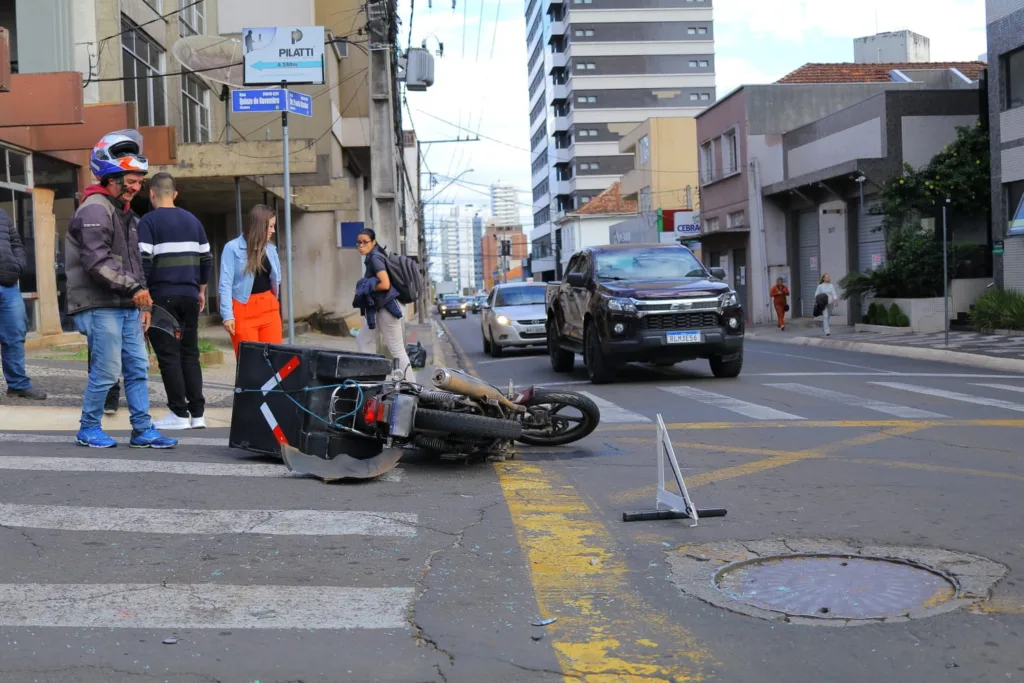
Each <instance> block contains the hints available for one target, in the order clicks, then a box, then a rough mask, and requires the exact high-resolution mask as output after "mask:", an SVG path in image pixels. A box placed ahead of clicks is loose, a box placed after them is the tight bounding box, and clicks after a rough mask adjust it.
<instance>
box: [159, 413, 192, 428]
mask: <svg viewBox="0 0 1024 683" xmlns="http://www.w3.org/2000/svg"><path fill="white" fill-rule="evenodd" d="M153 428H154V429H156V430H158V431H162V432H181V431H184V430H186V429H192V422H191V421H190V420H189V419H188V418H187V417H178V416H177V415H175V414H174V413H167V417H165V418H164V419H162V420H160V421H159V422H154V423H153Z"/></svg>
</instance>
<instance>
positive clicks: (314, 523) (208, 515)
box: [0, 503, 419, 538]
mask: <svg viewBox="0 0 1024 683" xmlns="http://www.w3.org/2000/svg"><path fill="white" fill-rule="evenodd" d="M418 522H419V517H418V515H416V513H413V512H354V511H350V510H207V509H203V510H198V509H187V510H186V509H158V508H107V507H76V506H66V505H16V504H3V503H0V527H19V528H24V529H54V530H58V531H123V532H127V533H140V534H186V535H197V534H259V535H267V536H273V535H280V536H402V537H406V538H411V537H413V536H415V535H416V526H415V525H416V524H417V523H418Z"/></svg>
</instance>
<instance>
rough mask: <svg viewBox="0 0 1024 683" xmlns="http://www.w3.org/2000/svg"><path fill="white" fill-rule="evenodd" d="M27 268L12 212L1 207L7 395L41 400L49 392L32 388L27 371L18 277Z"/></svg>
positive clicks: (2, 352)
mask: <svg viewBox="0 0 1024 683" xmlns="http://www.w3.org/2000/svg"><path fill="white" fill-rule="evenodd" d="M26 270H28V260H27V258H26V256H25V248H24V246H23V245H22V244H21V236H19V235H18V230H17V228H15V227H14V222H13V221H12V220H11V218H10V216H8V215H7V214H6V213H5V212H4V211H3V209H0V362H2V364H3V373H4V379H5V380H6V381H7V395H8V396H11V397H16V398H28V399H32V400H34V401H42V400H44V399H45V398H46V393H45V392H42V391H40V390H39V389H33V388H32V382H31V380H29V378H28V375H26V374H25V335H26V334H28V321H27V320H26V319H25V302H24V301H23V300H22V298H21V288H19V287H18V280H20V279H21V275H22V273H24V272H25V271H26Z"/></svg>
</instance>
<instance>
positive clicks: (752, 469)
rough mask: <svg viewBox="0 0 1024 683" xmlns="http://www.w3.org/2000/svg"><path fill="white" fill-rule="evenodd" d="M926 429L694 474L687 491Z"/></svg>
mask: <svg viewBox="0 0 1024 683" xmlns="http://www.w3.org/2000/svg"><path fill="white" fill-rule="evenodd" d="M926 428H927V427H926V426H922V423H919V422H914V423H910V424H905V425H903V426H900V427H895V428H890V429H886V430H884V431H881V432H872V433H870V434H862V435H860V436H855V437H853V438H850V439H843V440H842V441H836V442H834V443H830V444H825V445H822V446H815V447H814V448H807V449H804V450H802V451H792V452H783V453H781V454H779V455H773V456H771V457H769V458H764V459H762V460H755V461H753V462H748V463H744V464H742V465H734V466H732V467H723V468H720V469H717V470H710V471H708V472H701V473H699V474H694V475H691V476H688V477H686V487H687V488H688V489H693V488H696V487H698V486H704V485H705V484H712V483H715V482H719V481H727V480H729V479H735V478H737V477H745V476H747V475H749V474H757V473H760V472H766V471H768V470H773V469H776V468H778V467H784V466H786V465H792V464H794V463H798V462H802V461H804V460H812V459H816V458H823V457H825V456H826V455H829V454H831V453H835V452H836V451H841V450H844V449H846V448H855V447H857V446H864V445H867V444H870V443H876V442H878V441H884V440H885V439H889V438H892V437H894V436H903V435H905V434H911V433H913V432H916V431H920V430H922V429H926ZM693 446H695V447H699V448H706V449H711V450H713V449H714V448H715V446H713V445H710V444H693ZM654 489H655V487H654V486H644V487H642V488H637V489H630V490H628V491H622V492H621V493H616V494H613V495H611V496H608V500H609V501H610V502H612V503H617V504H622V503H631V502H634V501H637V500H642V499H645V498H650V499H652V500H653V499H654Z"/></svg>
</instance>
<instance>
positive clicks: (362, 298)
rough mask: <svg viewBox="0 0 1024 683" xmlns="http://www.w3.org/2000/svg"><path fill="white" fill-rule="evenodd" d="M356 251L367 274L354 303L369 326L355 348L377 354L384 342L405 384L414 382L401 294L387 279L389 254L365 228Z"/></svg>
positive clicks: (358, 337)
mask: <svg viewBox="0 0 1024 683" xmlns="http://www.w3.org/2000/svg"><path fill="white" fill-rule="evenodd" d="M356 248H358V249H359V253H360V254H361V255H362V256H363V257H364V259H365V261H366V271H365V272H364V273H363V277H362V279H361V280H359V282H358V283H356V297H355V301H353V302H352V305H353V306H355V307H356V308H359V309H361V310H362V311H363V315H364V316H365V317H366V326H365V327H363V329H361V330H359V336H357V337H356V345H357V346H358V348H359V351H360V352H361V353H377V346H378V344H379V343H380V340H381V339H383V341H384V345H385V346H386V347H387V349H388V352H389V353H390V354H391V357H392V358H394V359H395V360H397V361H398V366H399V368H401V370H402V372H403V374H404V376H405V379H406V381H408V382H415V381H416V375H415V373H414V372H413V370H412V363H410V362H409V352H408V350H407V349H406V347H405V331H404V330H403V329H402V307H401V306H399V305H398V290H396V289H395V288H394V287H392V286H391V278H390V277H388V268H387V253H386V252H385V251H384V249H383V248H382V247H381V246H380V245H378V244H377V233H375V232H374V231H373V230H372V229H371V228H363V229H362V230H361V231H360V232H359V234H358V235H357V236H356Z"/></svg>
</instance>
